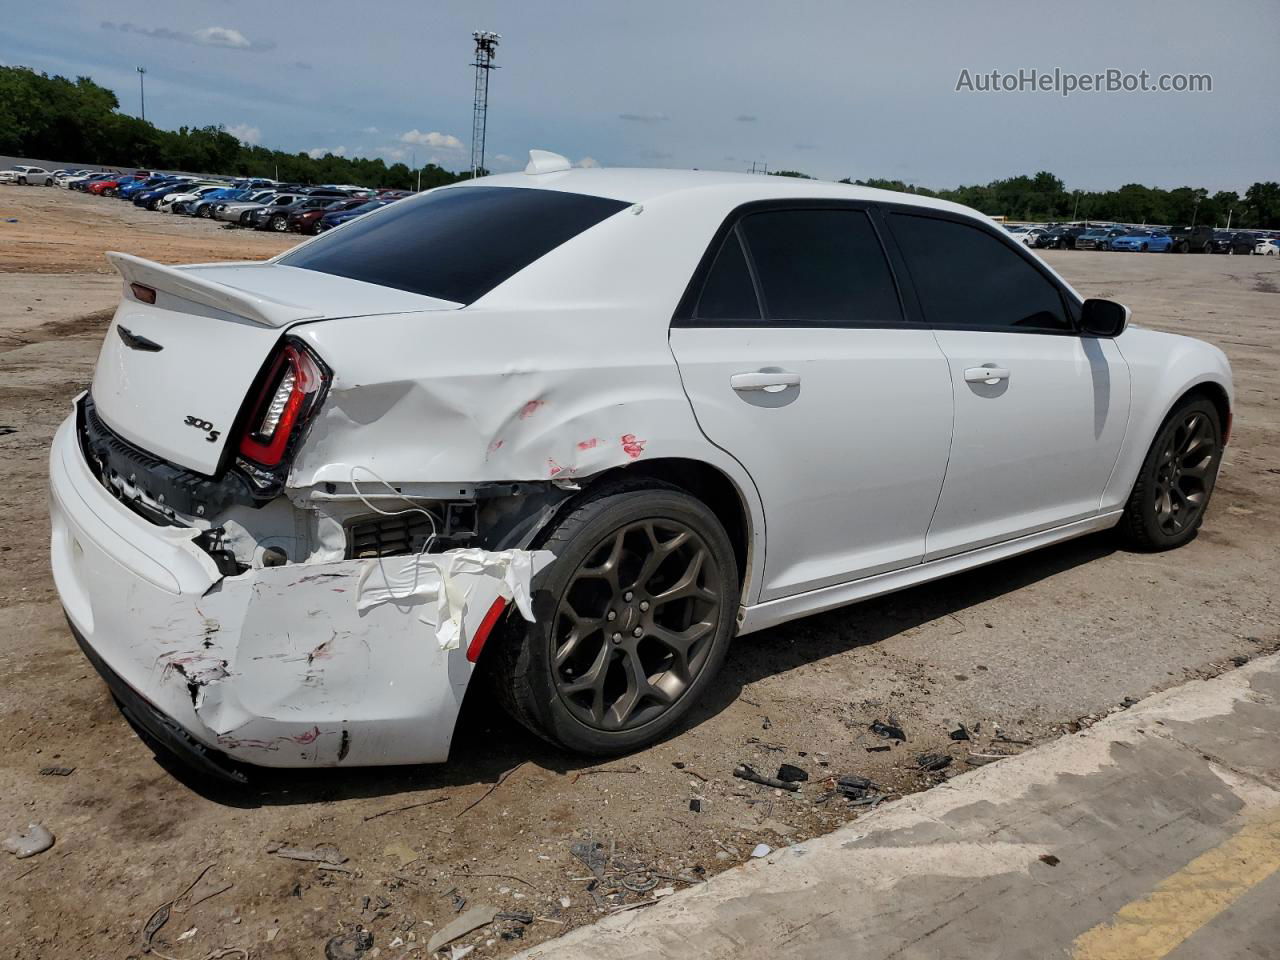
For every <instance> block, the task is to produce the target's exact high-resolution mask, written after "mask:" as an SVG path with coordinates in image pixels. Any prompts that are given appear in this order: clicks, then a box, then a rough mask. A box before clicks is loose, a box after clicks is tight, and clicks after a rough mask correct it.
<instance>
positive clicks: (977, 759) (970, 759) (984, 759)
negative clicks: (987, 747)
mask: <svg viewBox="0 0 1280 960" xmlns="http://www.w3.org/2000/svg"><path fill="white" fill-rule="evenodd" d="M1016 756H1017V754H1016V753H973V752H972V751H970V753H969V755H968V756H967V757H965V758H964V762H965V763H967V764H969V766H971V767H981V766H983V765H985V764H988V763H995V762H996V761H997V760H1007V759H1008V758H1009V757H1016Z"/></svg>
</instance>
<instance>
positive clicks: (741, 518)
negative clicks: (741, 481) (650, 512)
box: [591, 457, 751, 585]
mask: <svg viewBox="0 0 1280 960" xmlns="http://www.w3.org/2000/svg"><path fill="white" fill-rule="evenodd" d="M647 479H648V480H660V481H662V482H664V483H669V484H671V485H672V486H674V487H679V488H680V489H681V490H684V491H685V492H686V493H688V494H689V495H691V496H693V497H697V498H698V499H699V500H700V501H702V502H703V503H704V504H706V505H707V507H709V508H710V509H711V512H712V513H714V514H715V515H716V519H717V520H719V521H720V523H721V525H722V526H723V527H724V529H725V532H726V533H727V534H728V535H729V542H730V543H731V544H733V556H734V559H735V560H736V561H737V563H738V583H739V585H741V584H743V583H745V581H746V576H747V564H748V562H749V561H750V557H751V520H750V514H749V512H748V511H747V507H746V504H745V503H744V502H743V500H742V494H741V493H739V492H738V488H737V485H736V484H734V482H733V481H732V480H730V479H729V477H728V476H727V475H726V474H724V473H723V472H721V471H720V470H718V469H716V468H715V467H713V466H711V465H710V464H708V463H703V462H701V461H698V460H684V459H678V458H674V457H669V458H667V457H664V458H657V459H654V460H646V461H643V462H641V463H636V464H632V465H630V466H626V467H615V468H614V469H612V470H606V471H605V472H604V473H602V474H600V475H598V476H596V477H593V478H592V480H591V486H592V487H597V486H599V485H600V484H602V483H608V482H615V481H621V480H625V481H628V482H635V481H641V482H643V481H644V480H647Z"/></svg>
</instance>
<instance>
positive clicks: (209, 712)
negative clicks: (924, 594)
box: [49, 154, 1233, 780]
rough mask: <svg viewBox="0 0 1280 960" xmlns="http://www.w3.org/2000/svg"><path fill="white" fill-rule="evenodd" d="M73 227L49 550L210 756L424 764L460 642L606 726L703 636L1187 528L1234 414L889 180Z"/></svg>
mask: <svg viewBox="0 0 1280 960" xmlns="http://www.w3.org/2000/svg"><path fill="white" fill-rule="evenodd" d="M543 171H555V173H554V175H553V176H548V175H546V174H545V173H544V172H543ZM641 212H642V216H636V214H640V213H641ZM886 242H888V243H889V250H890V251H892V252H888V251H886V249H885V246H884V244H885V243H886ZM109 256H110V258H111V262H112V264H113V266H114V267H115V268H116V269H117V270H118V271H119V273H120V274H121V277H122V279H123V283H122V288H123V292H122V301H121V303H120V306H119V308H118V310H117V311H116V314H115V317H114V319H113V321H112V323H111V326H110V327H109V329H108V330H107V332H106V337H105V340H104V342H103V344H102V349H101V353H100V355H99V358H98V363H97V367H96V370H95V372H94V375H93V381H92V384H91V386H90V388H89V390H88V391H87V392H85V393H82V394H81V395H80V396H79V397H77V399H76V401H75V409H74V411H72V413H71V415H70V416H69V417H68V418H67V420H66V421H65V422H64V423H63V424H62V425H61V427H60V428H59V429H58V431H57V434H56V435H55V437H54V440H53V445H52V450H51V456H50V462H49V478H50V480H49V482H50V504H51V507H50V512H51V518H52V524H51V527H52V537H51V543H50V549H51V565H52V571H53V581H54V583H55V585H56V589H57V591H58V594H59V596H60V597H61V600H62V604H63V606H64V608H65V611H66V614H67V618H68V620H69V622H70V624H71V627H72V630H73V631H74V633H75V635H76V638H77V640H78V642H79V644H80V645H81V648H82V649H83V651H84V653H85V655H86V656H87V658H88V660H89V662H90V663H91V664H92V665H93V667H94V668H95V669H96V670H97V671H98V672H99V673H100V674H101V675H102V676H103V677H104V678H105V679H106V682H107V684H108V685H109V686H110V688H111V690H112V691H113V693H114V694H115V696H116V697H117V698H118V699H119V700H120V701H121V703H122V706H123V709H124V710H125V711H126V714H127V716H128V717H129V719H130V721H131V722H132V723H134V724H135V725H136V726H138V727H140V728H141V729H142V730H144V731H148V733H147V734H146V736H147V737H148V742H149V743H155V744H157V745H158V748H159V749H168V750H174V751H177V752H178V753H179V754H180V755H181V756H183V757H185V758H186V759H187V760H188V762H190V763H193V764H195V765H197V766H198V767H199V768H200V769H202V770H203V771H205V772H206V773H209V774H212V775H217V776H223V777H226V778H229V779H232V780H244V779H245V778H247V777H248V776H249V775H251V773H252V765H255V764H257V765H270V766H280V767H296V768H305V769H306V770H314V769H315V768H317V767H337V766H347V767H354V766H362V765H374V764H407V763H427V762H442V761H445V760H446V759H448V756H449V750H450V742H451V740H452V739H453V732H454V728H455V724H456V721H457V719H458V715H459V709H460V706H461V704H462V702H463V696H464V693H465V692H466V688H467V686H468V684H469V683H470V682H478V680H479V678H481V677H483V678H484V679H485V680H486V681H491V682H492V684H493V686H492V692H491V693H488V694H487V697H488V698H489V699H488V700H487V703H490V704H494V705H498V704H500V705H503V706H505V707H506V709H507V710H508V711H510V713H511V714H512V716H513V717H515V718H516V720H517V721H518V722H520V723H522V724H524V725H525V726H527V727H528V728H530V729H531V730H534V731H537V733H538V734H539V735H540V736H542V737H544V738H546V739H548V740H550V741H552V742H554V743H557V744H559V745H560V746H561V747H564V748H567V749H570V750H573V751H577V752H580V753H584V754H591V755H608V754H618V753H625V752H629V751H633V750H636V749H638V748H639V747H641V746H642V745H645V744H649V743H653V742H654V741H656V740H659V739H661V738H663V737H664V736H666V735H668V734H670V733H671V731H672V730H673V729H675V728H676V726H677V725H678V724H679V723H680V722H681V721H682V720H683V719H685V718H687V717H688V716H689V713H690V711H691V710H692V709H694V708H697V707H699V706H703V705H705V704H706V703H707V702H708V700H707V697H708V695H709V692H710V691H711V690H712V684H713V683H714V678H715V676H716V673H717V671H718V670H719V668H720V667H721V665H722V664H723V662H724V660H725V657H726V655H727V652H728V648H729V644H730V643H731V641H732V640H733V638H734V637H735V636H736V635H745V634H749V633H751V632H753V631H759V630H762V629H767V628H771V627H773V626H775V625H777V624H780V623H783V622H785V621H788V620H792V619H795V618H797V617H801V616H805V615H808V614H812V613H816V612H821V611H829V610H832V609H834V608H836V607H839V606H841V605H843V604H849V603H853V602H856V601H859V600H862V599H866V598H869V597H874V596H880V595H882V594H885V593H887V592H890V591H893V590H899V589H904V588H907V587H910V586H914V585H918V584H922V583H925V582H928V581H932V580H936V579H938V578H940V577H944V576H947V575H949V574H951V573H956V572H959V571H961V570H965V569H971V568H974V567H977V566H980V565H983V564H987V563H992V562H995V561H999V560H1003V559H1006V558H1009V557H1013V556H1016V555H1021V554H1025V553H1027V552H1028V551H1031V550H1034V549H1036V548H1039V547H1043V546H1048V545H1050V544H1055V543H1060V542H1064V541H1066V540H1068V539H1070V538H1073V537H1079V536H1081V535H1084V534H1088V533H1090V532H1100V531H1104V530H1109V529H1116V530H1118V532H1119V533H1120V534H1121V535H1122V536H1123V537H1124V538H1125V539H1126V540H1127V541H1128V542H1130V543H1132V544H1134V545H1136V546H1138V547H1140V548H1142V549H1146V550H1161V549H1171V548H1175V547H1179V546H1181V545H1183V544H1185V543H1187V542H1189V541H1190V540H1191V539H1192V538H1193V537H1194V536H1195V535H1196V533H1197V530H1198V529H1199V528H1200V526H1201V522H1202V520H1203V519H1204V517H1205V511H1206V509H1207V507H1208V506H1209V504H1210V500H1211V496H1212V493H1213V489H1214V485H1215V480H1216V478H1217V474H1218V468H1219V464H1220V462H1221V459H1222V454H1223V450H1224V446H1225V444H1226V442H1227V439H1228V434H1229V424H1230V421H1231V412H1232V403H1233V389H1232V379H1231V369H1230V366H1229V365H1228V363H1227V359H1226V357H1225V356H1224V355H1223V353H1222V351H1221V350H1219V349H1218V348H1217V347H1214V346H1212V345H1210V344H1207V343H1204V342H1202V341H1199V340H1194V339H1192V338H1189V337H1185V336H1175V335H1171V334H1166V333H1161V332H1158V331H1156V330H1153V329H1146V328H1142V327H1139V326H1136V325H1130V324H1129V323H1128V320H1129V311H1128V309H1127V308H1125V307H1124V306H1122V305H1121V304H1118V303H1115V302H1113V301H1108V300H1102V299H1085V298H1083V297H1081V296H1080V295H1079V294H1078V293H1077V292H1076V291H1075V290H1074V289H1072V287H1071V286H1070V285H1069V284H1068V283H1066V281H1064V280H1063V279H1062V278H1061V277H1060V276H1058V275H1057V274H1056V273H1055V272H1054V271H1053V270H1052V269H1050V268H1049V266H1048V265H1047V264H1046V263H1044V262H1043V261H1042V260H1041V259H1040V258H1039V257H1036V256H1033V255H1032V254H1031V253H1030V252H1029V251H1028V250H1027V249H1026V248H1025V247H1024V246H1022V245H1021V244H1019V243H1017V242H1016V241H1014V240H1013V239H1012V238H1011V237H1009V236H1008V234H1007V233H1006V232H1005V231H1004V230H1001V229H999V228H997V227H996V226H994V225H993V224H992V223H991V222H990V221H989V220H988V219H987V218H985V217H983V216H982V215H981V214H979V213H978V212H976V211H973V210H969V209H966V208H963V207H960V206H958V205H955V204H950V203H943V202H941V201H937V200H934V199H931V198H928V197H924V196H921V195H917V194H891V193H886V192H884V191H879V190H875V191H871V190H866V189H864V188H859V187H856V186H846V185H842V184H835V183H826V182H820V181H800V180H794V181H793V180H790V179H789V178H783V177H760V176H752V175H750V174H724V173H710V172H697V171H677V170H669V171H667V170H662V171H659V170H638V171H637V170H625V169H613V170H610V169H606V170H598V169H592V170H581V169H575V168H573V167H571V165H570V162H569V161H568V160H567V159H565V158H562V157H556V156H554V155H545V154H544V155H542V156H539V157H537V158H535V160H534V161H532V162H531V164H530V172H529V173H517V174H506V175H497V176H491V177H484V178H481V179H478V180H471V181H464V182H463V183H461V184H457V185H452V186H446V187H441V188H439V189H436V190H431V191H429V192H427V193H425V194H421V195H419V196H415V197H412V198H410V199H406V200H401V201H397V202H395V203H393V204H391V205H389V206H386V207H384V208H382V209H378V210H374V211H373V212H371V213H368V214H366V215H364V216H362V217H361V218H360V219H359V220H357V221H355V222H351V223H348V224H347V225H346V226H345V227H343V228H342V229H340V230H335V231H333V232H332V233H329V234H327V235H325V236H321V237H318V238H316V239H315V240H313V241H311V242H308V243H305V244H301V245H299V246H297V247H296V248H295V249H293V250H291V251H289V252H288V253H285V254H284V255H282V256H280V257H278V258H275V259H273V260H271V261H268V262H266V263H250V264H246V263H229V264H204V265H195V266H186V267H172V266H164V265H161V264H158V263H154V262H151V261H147V260H143V259H141V258H138V257H134V256H128V255H125V254H119V253H115V254H110V255H109ZM850 263H856V264H857V265H858V268H859V269H858V270H857V271H851V270H849V269H848V265H849V264H850ZM673 304H674V305H675V306H674V310H673V309H672V305H673ZM904 309H905V310H906V311H907V312H906V313H904ZM550 317H554V321H555V322H554V323H551V322H548V318H550ZM775 318H776V319H780V320H784V321H786V322H783V323H774V322H773V321H774V319H775ZM851 321H852V322H851ZM602 352H604V353H607V354H608V355H609V356H611V357H612V358H614V359H613V360H611V362H609V363H608V364H602V363H601V362H600V356H601V354H602ZM459 357H465V358H466V362H465V369H460V368H459V359H458V358H459ZM513 372H518V375H513ZM178 398H180V403H179V402H178ZM851 410H873V411H874V416H857V417H850V416H849V411H851ZM834 436H838V437H839V441H838V442H834V441H833V437H834ZM797 464H803V465H804V469H803V470H798V469H797V468H796V465H797ZM375 470H376V472H375ZM371 498H373V499H376V501H377V502H376V504H375V503H373V502H371ZM410 498H411V499H410ZM766 517H767V518H768V523H767V525H766V524H765V518H766ZM1107 573H1108V571H1106V570H1105V569H1104V570H1099V571H1097V574H1098V576H1106V575H1107ZM455 598H461V599H455ZM321 674H322V679H321V680H317V677H318V676H320V675H321ZM476 742H477V741H476V739H475V738H468V743H469V744H474V743H476ZM466 760H467V762H474V757H468V758H466Z"/></svg>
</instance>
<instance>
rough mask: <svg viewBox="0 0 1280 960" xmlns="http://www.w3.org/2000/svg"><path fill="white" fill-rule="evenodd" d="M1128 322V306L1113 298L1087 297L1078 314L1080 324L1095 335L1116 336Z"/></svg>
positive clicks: (1085, 330)
mask: <svg viewBox="0 0 1280 960" xmlns="http://www.w3.org/2000/svg"><path fill="white" fill-rule="evenodd" d="M1128 324H1129V308H1128V307H1126V306H1125V305H1124V304H1123V303H1116V302H1115V301H1114V300H1098V299H1093V298H1091V299H1089V300H1086V301H1085V302H1084V307H1083V310H1082V312H1081V314H1080V326H1081V328H1082V329H1083V330H1084V332H1085V333H1089V334H1093V336H1095V337H1118V336H1120V334H1122V333H1123V332H1124V328H1125V327H1126V326H1128Z"/></svg>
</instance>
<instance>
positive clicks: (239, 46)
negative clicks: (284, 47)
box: [101, 20, 275, 51]
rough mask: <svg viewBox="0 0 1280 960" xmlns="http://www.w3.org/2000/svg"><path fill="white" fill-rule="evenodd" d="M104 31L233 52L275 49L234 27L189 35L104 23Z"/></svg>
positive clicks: (271, 42)
mask: <svg viewBox="0 0 1280 960" xmlns="http://www.w3.org/2000/svg"><path fill="white" fill-rule="evenodd" d="M101 26H102V29H103V30H118V31H120V32H121V33H135V34H137V35H138V36H140V37H150V38H151V39H152V40H173V41H175V42H176V43H194V44H198V45H199V46H202V47H226V48H228V49H231V50H258V51H261V50H272V49H274V48H275V43H274V41H271V40H250V39H249V38H248V37H246V36H245V35H244V34H243V33H241V32H240V31H239V30H236V29H234V28H232V27H202V28H201V29H199V30H196V31H194V32H191V33H188V32H187V31H185V30H170V29H169V28H168V27H140V26H138V25H137V24H134V23H112V22H111V21H110V20H103V21H102V24H101Z"/></svg>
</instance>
